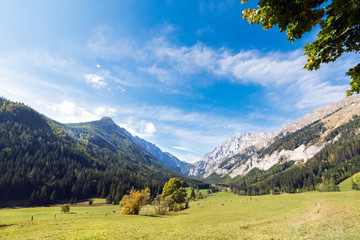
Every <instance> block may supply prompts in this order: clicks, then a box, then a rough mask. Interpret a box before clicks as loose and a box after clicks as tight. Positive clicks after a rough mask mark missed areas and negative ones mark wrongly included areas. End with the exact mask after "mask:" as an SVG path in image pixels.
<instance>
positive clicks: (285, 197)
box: [0, 191, 360, 239]
mask: <svg viewBox="0 0 360 240" xmlns="http://www.w3.org/2000/svg"><path fill="white" fill-rule="evenodd" d="M95 203H96V201H95ZM59 212H60V206H53V207H36V208H20V209H1V210H0V239H360V192H359V191H344V192H332V193H320V192H308V193H301V194H282V195H265V196H257V197H251V198H250V197H249V196H237V195H234V194H232V193H226V192H219V193H215V194H212V195H210V196H209V197H207V198H206V199H202V200H198V201H194V202H191V203H190V208H189V209H187V210H184V211H181V212H177V213H170V214H168V215H165V216H154V215H153V212H152V206H145V207H144V208H143V209H142V211H141V213H140V215H138V216H124V215H120V214H119V206H116V205H98V206H96V205H95V206H86V205H85V206H76V205H75V206H71V209H70V212H71V213H68V214H64V213H59ZM55 214H56V218H55ZM31 216H33V221H32V222H31V221H30V220H31Z"/></svg>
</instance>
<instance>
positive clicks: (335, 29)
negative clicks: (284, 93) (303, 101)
mask: <svg viewBox="0 0 360 240" xmlns="http://www.w3.org/2000/svg"><path fill="white" fill-rule="evenodd" d="M242 2H243V3H244V2H247V0H242ZM258 7H259V8H258V9H246V10H244V11H243V13H242V16H243V18H244V19H247V20H248V21H249V23H250V24H254V23H257V24H259V23H261V24H262V27H263V28H264V29H270V28H272V27H274V26H276V25H277V26H278V28H279V30H280V32H283V31H286V34H287V36H288V38H287V40H288V41H294V40H295V39H300V38H301V37H302V36H303V34H304V33H306V32H310V31H311V30H312V29H313V28H314V27H315V26H316V25H318V24H319V25H320V29H321V30H320V32H319V33H318V38H317V39H316V40H315V41H314V42H312V43H311V44H310V43H309V44H307V45H306V46H305V54H306V55H307V56H308V61H307V63H306V65H305V69H308V70H316V69H319V68H320V65H321V64H322V63H329V62H334V61H335V60H336V59H338V58H339V57H340V56H341V55H342V54H343V53H345V52H355V53H359V51H360V18H359V15H360V4H359V1H358V0H332V1H327V0H307V1H298V0H288V1H278V0H260V1H259V2H258ZM347 75H348V76H350V77H351V80H350V84H351V88H349V89H348V90H347V94H348V95H351V94H352V93H359V92H360V63H359V64H358V65H356V66H355V67H353V68H351V69H350V70H349V71H348V72H347Z"/></svg>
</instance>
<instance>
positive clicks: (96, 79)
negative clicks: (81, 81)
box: [85, 74, 107, 89]
mask: <svg viewBox="0 0 360 240" xmlns="http://www.w3.org/2000/svg"><path fill="white" fill-rule="evenodd" d="M85 78H86V82H87V83H89V84H90V85H91V86H92V87H94V88H96V89H99V88H102V87H105V86H106V85H107V82H106V81H105V79H104V77H101V76H98V75H96V74H86V75H85Z"/></svg>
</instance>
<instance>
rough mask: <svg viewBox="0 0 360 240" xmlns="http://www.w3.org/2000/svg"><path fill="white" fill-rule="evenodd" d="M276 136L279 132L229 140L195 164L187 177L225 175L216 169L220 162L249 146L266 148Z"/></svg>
mask: <svg viewBox="0 0 360 240" xmlns="http://www.w3.org/2000/svg"><path fill="white" fill-rule="evenodd" d="M278 134H279V132H270V133H247V134H243V135H241V136H239V137H233V138H229V139H227V140H226V141H225V142H224V143H223V144H222V145H221V146H218V147H216V148H215V149H214V150H213V151H212V152H209V153H207V154H206V155H205V156H204V157H203V158H202V159H201V161H200V162H197V163H196V164H195V166H194V167H193V168H191V169H190V173H189V175H190V176H191V175H193V176H196V175H203V176H204V177H208V176H209V175H211V174H212V173H213V172H216V173H218V174H221V173H225V172H226V171H223V170H222V169H221V168H218V166H219V164H220V163H221V162H222V160H224V159H226V158H229V157H231V156H233V155H235V154H238V153H241V152H242V151H244V150H245V149H247V148H249V147H251V146H255V147H256V148H258V149H260V148H263V147H266V146H268V145H269V144H270V143H271V142H272V139H273V138H274V137H276V136H277V135H278Z"/></svg>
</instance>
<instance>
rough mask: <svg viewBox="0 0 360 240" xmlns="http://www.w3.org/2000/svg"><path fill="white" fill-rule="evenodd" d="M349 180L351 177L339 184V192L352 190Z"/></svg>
mask: <svg viewBox="0 0 360 240" xmlns="http://www.w3.org/2000/svg"><path fill="white" fill-rule="evenodd" d="M351 178H352V176H351V177H349V178H347V179H345V180H344V181H342V182H341V183H339V188H340V191H342V192H344V191H352V190H353V189H352V187H351Z"/></svg>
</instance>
